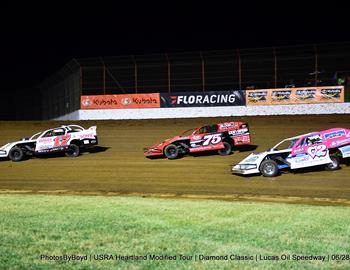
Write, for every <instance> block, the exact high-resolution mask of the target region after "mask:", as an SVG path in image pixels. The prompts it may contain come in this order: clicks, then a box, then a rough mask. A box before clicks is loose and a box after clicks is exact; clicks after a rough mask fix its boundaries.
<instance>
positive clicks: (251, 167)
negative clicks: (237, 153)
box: [231, 164, 260, 175]
mask: <svg viewBox="0 0 350 270" xmlns="http://www.w3.org/2000/svg"><path fill="white" fill-rule="evenodd" d="M231 172H232V173H233V174H244V175H246V174H256V173H260V171H259V169H258V168H257V165H255V164H237V165H233V166H232V169H231Z"/></svg>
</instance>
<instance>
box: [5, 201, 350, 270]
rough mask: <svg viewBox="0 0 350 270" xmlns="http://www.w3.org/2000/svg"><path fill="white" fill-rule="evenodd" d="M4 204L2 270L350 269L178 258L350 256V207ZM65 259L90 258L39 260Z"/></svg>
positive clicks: (337, 265) (341, 264) (343, 263)
mask: <svg viewBox="0 0 350 270" xmlns="http://www.w3.org/2000/svg"><path fill="white" fill-rule="evenodd" d="M0 205H1V206H0V239H1V244H0V254H1V255H0V269H330V268H332V269H349V267H350V261H338V262H336V261H326V262H317V261H308V262H296V261H281V260H279V261H255V260H253V261H232V260H228V261H225V260H224V261H204V260H202V261H195V260H194V257H193V259H192V260H188V261H185V260H180V259H179V255H180V254H183V255H187V256H195V255H197V256H198V255H201V254H203V255H207V256H208V255H222V256H223V255H231V254H237V255H247V256H248V255H252V256H254V259H255V255H262V256H267V255H272V256H276V255H277V256H280V255H282V254H289V255H292V254H297V255H326V256H327V255H332V254H350V224H349V214H350V208H349V207H343V206H310V205H290V204H273V203H250V202H249V203H248V202H224V201H211V200H177V199H156V198H141V197H103V196H56V195H55V196H53V195H0ZM64 254H68V255H72V254H76V255H88V260H87V261H82V262H77V261H75V262H67V261H55V260H44V259H40V255H64ZM98 254H111V255H117V254H119V255H150V254H155V255H169V256H170V255H171V256H173V255H176V256H177V260H176V261H168V260H166V261H156V260H153V261H152V260H149V259H147V260H141V261H120V260H96V259H94V255H98ZM90 255H91V256H92V257H91V258H92V260H90ZM95 258H96V257H95ZM197 258H198V257H197Z"/></svg>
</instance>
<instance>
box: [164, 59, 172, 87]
mask: <svg viewBox="0 0 350 270" xmlns="http://www.w3.org/2000/svg"><path fill="white" fill-rule="evenodd" d="M165 57H166V60H167V63H168V92H169V93H170V92H171V90H170V89H171V77H170V69H171V66H170V61H169V57H168V54H167V53H166V54H165Z"/></svg>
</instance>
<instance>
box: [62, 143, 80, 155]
mask: <svg viewBox="0 0 350 270" xmlns="http://www.w3.org/2000/svg"><path fill="white" fill-rule="evenodd" d="M79 154H80V148H79V146H78V145H75V144H71V145H69V147H68V149H67V151H66V152H65V155H66V156H67V157H77V156H79Z"/></svg>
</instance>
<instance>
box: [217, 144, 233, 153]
mask: <svg viewBox="0 0 350 270" xmlns="http://www.w3.org/2000/svg"><path fill="white" fill-rule="evenodd" d="M223 145H224V147H225V148H222V149H220V150H218V153H219V155H220V156H227V155H229V154H231V153H232V146H231V144H230V143H228V142H223Z"/></svg>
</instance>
